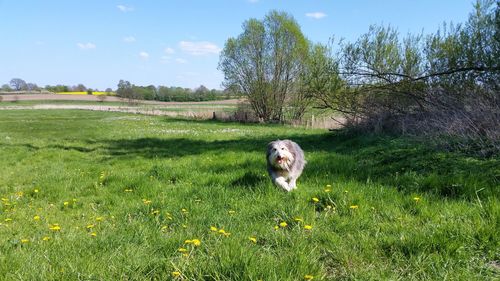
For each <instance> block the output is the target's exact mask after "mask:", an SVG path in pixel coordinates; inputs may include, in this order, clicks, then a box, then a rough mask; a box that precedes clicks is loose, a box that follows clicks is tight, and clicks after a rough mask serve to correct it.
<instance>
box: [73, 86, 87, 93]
mask: <svg viewBox="0 0 500 281" xmlns="http://www.w3.org/2000/svg"><path fill="white" fill-rule="evenodd" d="M73 89H74V90H75V92H86V91H87V87H85V85H83V84H78V85H76V86H75V87H74V88H73Z"/></svg>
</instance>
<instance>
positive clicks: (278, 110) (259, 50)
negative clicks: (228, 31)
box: [219, 11, 309, 121]
mask: <svg viewBox="0 0 500 281" xmlns="http://www.w3.org/2000/svg"><path fill="white" fill-rule="evenodd" d="M308 44H309V43H308V41H307V39H306V38H305V37H304V35H303V34H302V31H301V30H300V26H299V25H298V23H297V22H296V21H295V19H294V18H293V17H292V16H291V15H289V14H287V13H284V12H277V11H271V12H270V13H269V14H267V15H266V16H265V18H264V20H262V21H259V20H256V19H250V20H248V21H246V22H244V23H243V33H241V34H240V35H239V36H238V37H237V38H229V39H228V40H227V41H226V44H225V46H224V50H223V51H222V53H221V56H220V61H219V69H221V70H222V72H224V77H225V81H224V85H225V86H226V87H227V88H236V89H237V91H236V92H241V93H244V94H245V95H246V96H247V98H248V100H249V102H250V104H251V106H252V108H253V110H254V111H255V113H256V114H257V116H258V117H259V118H261V119H262V120H263V121H283V120H284V119H285V110H286V109H287V107H288V106H293V103H291V101H293V100H294V99H295V98H296V96H297V95H298V94H300V90H301V87H300V75H301V73H302V71H303V68H304V62H305V58H306V57H307V52H308ZM297 117H300V116H297Z"/></svg>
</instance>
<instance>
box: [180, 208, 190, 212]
mask: <svg viewBox="0 0 500 281" xmlns="http://www.w3.org/2000/svg"><path fill="white" fill-rule="evenodd" d="M181 212H183V213H189V211H188V210H186V209H184V208H182V209H181Z"/></svg>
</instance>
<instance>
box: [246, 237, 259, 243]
mask: <svg viewBox="0 0 500 281" xmlns="http://www.w3.org/2000/svg"><path fill="white" fill-rule="evenodd" d="M248 240H250V241H251V242H252V243H257V238H255V237H248Z"/></svg>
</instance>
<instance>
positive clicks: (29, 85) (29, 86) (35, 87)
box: [26, 83, 40, 91]
mask: <svg viewBox="0 0 500 281" xmlns="http://www.w3.org/2000/svg"><path fill="white" fill-rule="evenodd" d="M26 90H27V91H38V90H40V88H39V87H38V85H37V84H35V83H27V84H26Z"/></svg>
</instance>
